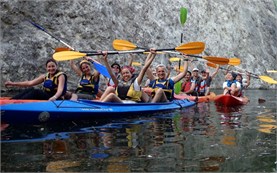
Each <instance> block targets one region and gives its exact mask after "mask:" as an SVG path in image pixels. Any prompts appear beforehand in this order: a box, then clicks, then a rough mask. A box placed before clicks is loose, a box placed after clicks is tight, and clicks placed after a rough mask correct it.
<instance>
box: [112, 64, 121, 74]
mask: <svg viewBox="0 0 277 173" xmlns="http://www.w3.org/2000/svg"><path fill="white" fill-rule="evenodd" d="M112 70H113V72H114V73H115V74H118V73H119V72H120V68H119V66H118V65H116V64H114V65H113V66H112Z"/></svg>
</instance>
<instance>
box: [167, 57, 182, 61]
mask: <svg viewBox="0 0 277 173" xmlns="http://www.w3.org/2000/svg"><path fill="white" fill-rule="evenodd" d="M180 60H181V58H179V57H172V58H169V61H170V62H176V61H180Z"/></svg>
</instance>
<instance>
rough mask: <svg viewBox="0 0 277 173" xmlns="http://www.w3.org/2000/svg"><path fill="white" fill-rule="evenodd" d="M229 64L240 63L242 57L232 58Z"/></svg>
mask: <svg viewBox="0 0 277 173" xmlns="http://www.w3.org/2000/svg"><path fill="white" fill-rule="evenodd" d="M228 64H229V65H240V59H239V58H230V59H229V63H228Z"/></svg>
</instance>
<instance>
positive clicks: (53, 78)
mask: <svg viewBox="0 0 277 173" xmlns="http://www.w3.org/2000/svg"><path fill="white" fill-rule="evenodd" d="M46 70H47V73H46V74H42V75H40V76H38V77H37V78H35V79H33V80H31V81H23V82H12V81H7V82H5V86H6V87H11V86H17V87H33V86H35V85H39V84H41V83H43V89H34V88H29V89H26V90H24V91H23V92H22V93H19V94H18V95H16V96H14V97H12V99H32V100H50V101H54V100H60V99H63V96H64V95H65V93H66V90H67V76H66V74H65V73H64V72H61V71H59V70H58V65H57V62H56V61H55V60H54V59H48V60H47V61H46Z"/></svg>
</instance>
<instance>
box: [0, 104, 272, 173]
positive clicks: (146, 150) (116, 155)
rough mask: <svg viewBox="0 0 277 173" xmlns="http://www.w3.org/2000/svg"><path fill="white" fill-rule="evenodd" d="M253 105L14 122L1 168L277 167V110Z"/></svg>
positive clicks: (237, 169)
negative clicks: (54, 121)
mask: <svg viewBox="0 0 277 173" xmlns="http://www.w3.org/2000/svg"><path fill="white" fill-rule="evenodd" d="M252 100H253V99H252ZM251 103H252V104H249V105H246V106H243V107H237V108H231V109H229V108H226V107H217V106H216V105H214V104H213V103H199V104H197V105H196V106H194V107H192V108H190V109H184V110H181V111H179V110H178V111H174V112H171V113H167V114H155V115H152V116H145V117H139V118H133V119H120V120H108V121H104V122H100V121H98V122H74V123H73V122H72V123H67V124H60V123H58V124H57V125H55V126H23V127H14V126H8V127H6V129H5V130H4V131H2V133H1V139H2V141H1V147H2V150H1V155H2V161H1V170H3V171H9V172H16V171H25V172H37V171H40V172H45V171H46V172H274V171H275V170H276V169H275V167H276V164H275V162H276V108H275V105H274V104H273V105H271V104H268V103H269V101H268V100H267V102H265V103H267V105H265V103H263V104H260V103H258V102H253V101H252V102H251ZM253 163H259V164H253Z"/></svg>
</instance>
